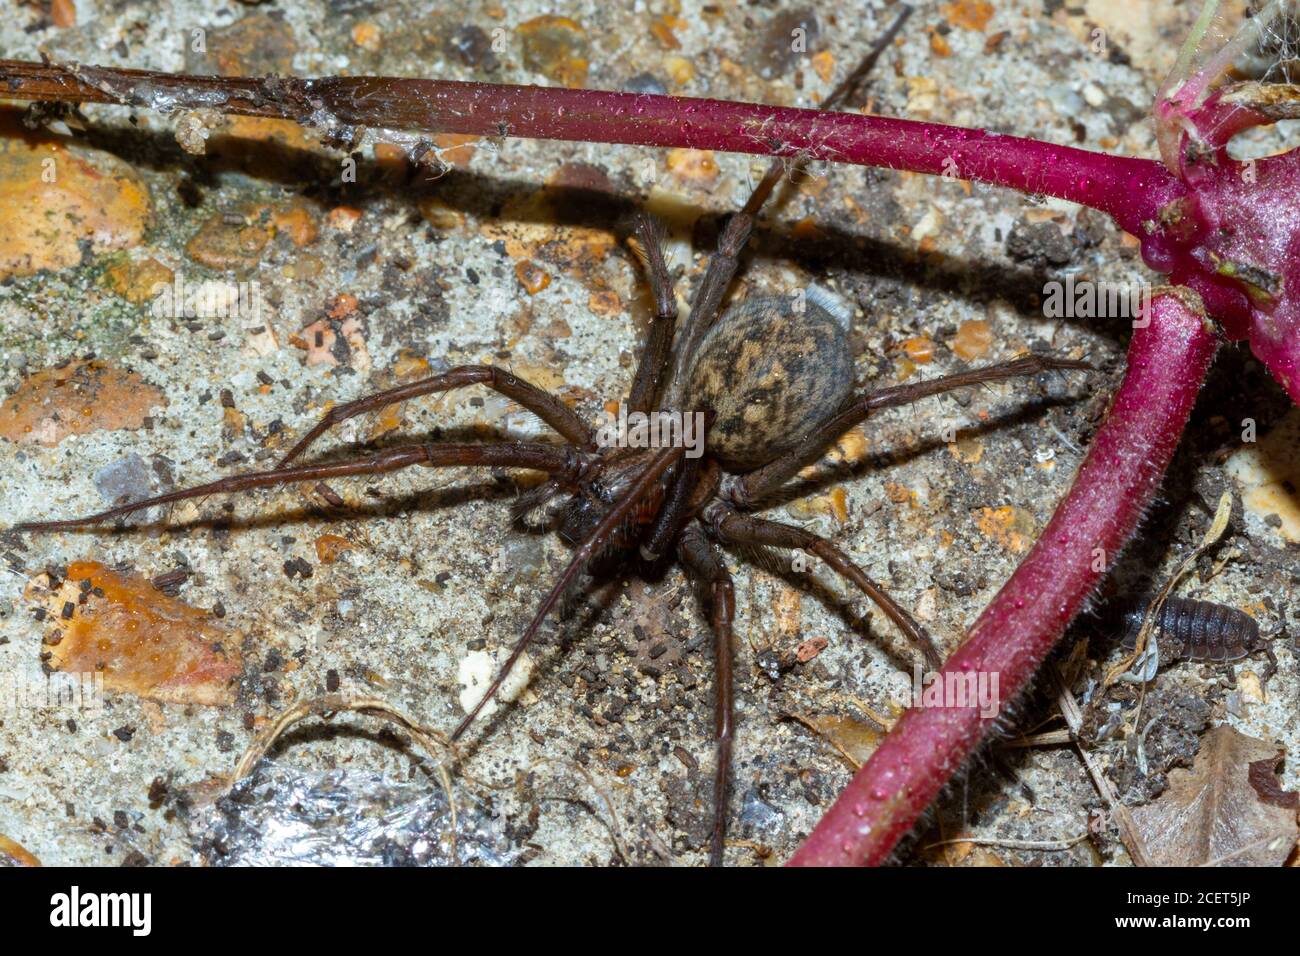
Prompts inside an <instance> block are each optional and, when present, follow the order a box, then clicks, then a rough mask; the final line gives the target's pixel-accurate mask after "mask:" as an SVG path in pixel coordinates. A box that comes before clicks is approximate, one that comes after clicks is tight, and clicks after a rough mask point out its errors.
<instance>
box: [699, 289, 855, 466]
mask: <svg viewBox="0 0 1300 956" xmlns="http://www.w3.org/2000/svg"><path fill="white" fill-rule="evenodd" d="M829 304H830V303H826V304H823V302H822V296H821V295H819V296H813V295H811V294H810V295H808V296H807V297H806V298H804V297H799V298H794V297H790V298H787V297H783V296H764V297H760V298H753V299H749V300H747V301H745V302H743V303H741V304H739V305H737V306H733V307H732V308H731V309H729V310H727V312H726V313H725V314H724V315H723V316H722V317H721V318H720V319H718V321H717V323H716V324H714V326H713V327H712V328H711V329H709V331H708V333H707V334H706V335H705V337H704V339H703V341H702V342H701V343H700V347H699V351H698V353H697V354H696V358H695V361H694V363H693V365H692V367H691V375H690V384H689V385H688V387H687V389H686V404H687V407H688V408H690V409H694V410H702V409H711V410H712V411H713V413H714V416H715V417H714V421H713V426H712V427H711V428H710V429H709V433H708V439H707V441H706V445H705V449H706V451H707V452H708V453H709V454H711V455H713V456H714V457H715V458H716V459H717V460H718V461H719V463H720V464H722V466H723V467H724V468H726V469H727V470H728V471H736V472H742V471H749V470H751V469H754V468H758V467H759V466H761V465H764V464H766V463H767V462H769V461H772V460H773V459H775V458H777V457H779V456H780V455H782V454H784V453H785V452H787V451H789V450H791V449H792V448H793V447H794V446H795V445H796V444H797V442H798V440H799V439H800V438H801V437H803V435H804V434H805V433H807V432H808V431H809V430H810V429H812V428H813V427H814V426H816V425H817V424H818V423H820V422H821V421H822V420H824V419H825V418H826V417H827V416H828V415H830V414H831V413H832V412H834V411H835V410H837V409H838V408H839V407H840V405H841V404H842V403H843V402H844V401H845V399H847V398H848V397H849V395H850V393H851V392H852V391H853V384H854V383H853V359H852V356H851V355H850V354H849V343H848V335H847V333H846V330H845V325H846V323H845V322H844V321H843V320H842V318H841V317H839V316H836V315H834V314H833V313H832V312H831V311H830V308H828V306H829Z"/></svg>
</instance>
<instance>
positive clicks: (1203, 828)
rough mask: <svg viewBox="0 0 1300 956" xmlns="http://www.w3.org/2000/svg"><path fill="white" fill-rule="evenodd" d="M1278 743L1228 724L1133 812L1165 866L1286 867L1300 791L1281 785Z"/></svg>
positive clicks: (1155, 858) (1154, 855)
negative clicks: (1149, 801) (1159, 793)
mask: <svg viewBox="0 0 1300 956" xmlns="http://www.w3.org/2000/svg"><path fill="white" fill-rule="evenodd" d="M1280 759H1281V754H1280V752H1279V750H1278V748H1277V746H1276V745H1275V744H1271V743H1267V742H1265V741H1263V740H1257V739H1255V738H1254V737H1247V736H1245V735H1244V734H1241V733H1239V732H1237V731H1236V730H1234V729H1233V728H1231V727H1228V726H1220V727H1215V728H1214V729H1213V730H1211V731H1209V732H1208V733H1207V734H1206V735H1205V736H1204V738H1202V740H1201V750H1200V753H1198V754H1197V755H1196V762H1195V763H1194V764H1193V766H1192V769H1191V770H1175V771H1173V772H1172V773H1171V774H1170V775H1169V789H1168V790H1167V791H1165V793H1164V794H1163V795H1162V796H1161V797H1160V798H1159V799H1158V800H1156V801H1155V802H1154V803H1152V804H1149V805H1148V806H1145V807H1139V808H1137V809H1135V810H1133V811H1132V815H1133V820H1134V823H1135V824H1136V826H1137V829H1138V832H1139V833H1140V834H1141V836H1142V840H1143V842H1144V843H1145V845H1146V849H1147V851H1148V853H1149V855H1150V858H1151V862H1152V863H1154V864H1155V865H1157V866H1281V865H1282V864H1283V863H1284V862H1285V861H1286V858H1287V856H1288V855H1289V854H1290V852H1291V848H1292V847H1293V846H1294V845H1295V842H1296V836H1297V832H1300V831H1298V828H1297V824H1296V809H1295V808H1296V799H1297V795H1296V794H1295V793H1289V792H1285V791H1283V790H1281V789H1280V787H1279V786H1278V784H1277V780H1276V776H1275V773H1274V768H1275V767H1276V766H1277V763H1278V762H1279V761H1280Z"/></svg>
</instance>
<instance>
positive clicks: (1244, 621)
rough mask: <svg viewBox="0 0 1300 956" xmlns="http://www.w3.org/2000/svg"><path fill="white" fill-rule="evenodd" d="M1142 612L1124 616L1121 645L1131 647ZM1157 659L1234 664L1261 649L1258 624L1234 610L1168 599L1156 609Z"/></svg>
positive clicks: (1178, 599)
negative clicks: (1158, 610)
mask: <svg viewBox="0 0 1300 956" xmlns="http://www.w3.org/2000/svg"><path fill="white" fill-rule="evenodd" d="M1145 613H1146V612H1145V611H1144V610H1143V611H1133V612H1131V613H1130V614H1128V615H1127V621H1126V623H1127V625H1128V627H1127V633H1126V634H1125V638H1124V643H1125V644H1126V645H1127V646H1129V647H1133V645H1134V643H1135V642H1136V640H1137V632H1138V630H1139V629H1140V628H1141V626H1142V618H1143V616H1144V614H1145ZM1156 626H1157V628H1159V633H1158V640H1159V644H1160V656H1161V657H1162V658H1164V659H1165V660H1179V659H1182V660H1189V661H1235V660H1239V659H1241V658H1243V657H1245V656H1246V655H1247V654H1250V653H1251V652H1252V651H1255V650H1258V649H1259V648H1260V646H1261V643H1262V641H1261V638H1260V636H1259V623H1258V622H1257V621H1256V620H1255V619H1254V618H1253V617H1251V616H1250V615H1249V614H1247V613H1246V612H1245V611H1240V610H1238V609H1237V608H1235V607H1228V606H1227V605H1226V604H1214V603H1212V602H1210V601H1194V600H1191V599H1190V598H1170V599H1169V600H1167V601H1166V602H1165V605H1164V607H1162V608H1161V609H1160V616H1159V618H1158V619H1157V621H1156Z"/></svg>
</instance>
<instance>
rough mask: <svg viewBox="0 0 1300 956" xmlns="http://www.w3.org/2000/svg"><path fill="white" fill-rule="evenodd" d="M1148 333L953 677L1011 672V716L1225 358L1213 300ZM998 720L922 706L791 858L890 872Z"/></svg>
mask: <svg viewBox="0 0 1300 956" xmlns="http://www.w3.org/2000/svg"><path fill="white" fill-rule="evenodd" d="M1150 315H1151V321H1150V323H1149V325H1148V326H1147V327H1146V328H1136V329H1135V330H1134V333H1133V340H1132V342H1131V344H1130V345H1129V351H1128V370H1127V372H1126V373H1125V375H1124V381H1123V383H1122V384H1121V386H1120V388H1119V391H1118V392H1117V393H1116V395H1115V400H1114V403H1113V404H1112V406H1111V409H1110V412H1109V414H1108V415H1107V417H1106V421H1105V423H1104V424H1103V425H1102V427H1101V429H1100V431H1098V433H1097V437H1096V438H1095V439H1094V440H1093V443H1092V447H1091V448H1090V449H1089V451H1088V455H1087V457H1086V458H1085V459H1084V461H1083V464H1082V465H1081V466H1080V468H1079V472H1078V474H1077V475H1076V476H1075V479H1074V483H1073V485H1071V487H1070V491H1069V493H1068V494H1067V495H1066V497H1065V499H1064V500H1063V501H1062V502H1061V504H1060V505H1059V506H1058V507H1057V509H1056V513H1055V514H1054V515H1053V516H1052V520H1051V521H1050V522H1049V523H1048V525H1047V528H1046V529H1045V530H1044V531H1043V533H1042V535H1041V536H1040V537H1039V539H1038V542H1037V543H1036V544H1035V545H1034V548H1033V550H1032V551H1030V552H1029V554H1028V555H1027V556H1026V557H1025V560H1024V561H1023V562H1021V564H1020V567H1019V568H1017V569H1016V572H1015V574H1013V575H1012V576H1011V579H1010V580H1009V581H1007V583H1006V584H1005V585H1004V586H1003V588H1002V590H1001V591H999V592H998V595H997V597H995V598H994V599H993V602H992V603H991V604H990V605H989V606H988V607H987V608H986V609H985V611H984V613H983V614H981V615H980V617H979V620H977V621H976V622H975V626H974V627H973V628H971V631H970V633H969V635H968V636H967V638H966V640H965V642H964V643H963V644H962V646H961V647H960V648H959V649H958V651H957V652H956V654H954V655H953V656H952V658H951V659H949V661H948V662H947V664H945V665H944V668H943V673H944V674H949V673H951V674H962V675H969V674H976V675H979V674H985V675H992V674H996V675H998V682H999V684H998V692H999V697H1000V703H1001V704H1002V706H1001V707H1000V708H999V710H1000V711H1001V712H1005V704H1006V702H1009V701H1012V700H1015V699H1016V698H1017V697H1018V696H1019V695H1020V694H1021V693H1022V691H1023V690H1024V689H1025V687H1026V686H1027V684H1028V683H1029V681H1030V679H1031V678H1032V677H1033V675H1034V672H1035V671H1036V670H1037V669H1038V667H1039V665H1040V664H1041V663H1042V661H1043V659H1044V657H1046V656H1047V653H1048V651H1050V650H1051V649H1052V646H1053V645H1054V644H1055V643H1056V642H1057V640H1058V639H1059V638H1060V637H1061V635H1062V634H1063V633H1064V631H1065V628H1066V626H1067V625H1068V624H1069V623H1070V621H1071V620H1072V619H1073V618H1074V616H1075V615H1076V614H1077V613H1078V612H1079V610H1080V608H1082V607H1083V604H1084V602H1085V601H1086V600H1087V599H1088V596H1089V595H1090V594H1091V593H1092V591H1093V588H1094V587H1096V585H1097V583H1098V582H1099V581H1100V579H1101V578H1102V577H1103V576H1104V575H1105V573H1106V569H1107V568H1109V567H1110V566H1111V565H1112V564H1113V562H1114V560H1115V557H1116V555H1117V554H1118V553H1119V551H1120V549H1121V548H1122V547H1123V546H1124V544H1125V542H1126V541H1127V540H1128V538H1129V536H1130V535H1131V534H1132V533H1133V531H1134V529H1135V528H1136V527H1137V524H1138V522H1139V521H1140V520H1141V518H1142V514H1143V512H1144V511H1145V510H1146V508H1147V506H1148V505H1149V504H1150V502H1151V500H1152V497H1153V496H1154V495H1155V493H1156V489H1157V488H1158V487H1159V484H1160V480H1161V478H1162V476H1163V475H1164V472H1165V469H1166V468H1167V467H1168V465H1169V461H1170V459H1171V458H1172V457H1173V454H1174V449H1175V448H1176V447H1177V445H1178V441H1179V438H1180V437H1181V435H1182V431H1183V427H1184V426H1185V425H1186V423H1187V418H1188V415H1189V414H1190V413H1191V410H1192V406H1193V404H1194V403H1195V401H1196V395H1197V392H1198V391H1199V390H1200V387H1201V383H1202V382H1203V381H1204V378H1205V375H1206V373H1207V371H1208V370H1209V367H1210V362H1211V361H1212V360H1213V357H1214V351H1215V347H1216V336H1215V333H1214V331H1213V329H1212V328H1211V326H1210V324H1209V322H1208V321H1207V320H1206V318H1205V313H1204V311H1203V310H1202V307H1201V302H1200V299H1199V297H1198V296H1197V295H1196V294H1195V293H1194V292H1191V291H1190V290H1188V289H1184V288H1172V289H1168V288H1167V289H1164V290H1162V291H1161V293H1160V294H1158V295H1157V296H1155V297H1154V298H1153V300H1152V305H1151V312H1150ZM994 719H995V718H991V717H988V716H984V715H982V714H981V712H980V710H979V708H978V707H953V706H943V707H938V706H935V707H917V706H913V707H912V709H910V710H908V711H907V713H905V714H904V715H903V717H902V719H900V720H899V722H898V724H897V725H896V726H895V727H894V728H893V730H892V731H891V732H890V734H889V736H888V737H886V738H885V740H884V741H883V742H882V743H881V745H880V747H879V748H878V749H877V750H876V751H875V753H873V754H872V755H871V758H870V759H869V760H868V761H867V763H866V764H864V765H863V766H862V768H861V769H860V770H859V771H858V773H857V775H856V776H855V777H854V778H853V780H852V782H851V783H850V784H849V786H848V787H847V789H845V791H844V792H843V793H842V794H841V795H840V797H839V799H838V800H837V801H836V802H835V804H834V806H832V807H831V809H830V810H829V811H828V812H827V813H826V815H825V816H824V817H822V819H821V822H820V823H818V825H817V827H816V829H814V830H813V832H812V834H811V835H810V836H809V837H808V839H807V840H806V841H805V842H804V844H803V846H802V847H800V848H799V851H798V852H797V853H796V854H795V855H794V857H793V858H792V859H791V860H790V863H791V865H796V866H848V865H878V864H880V863H883V862H885V860H886V859H887V858H888V857H889V854H890V853H891V852H892V851H893V848H894V846H895V844H896V843H897V842H898V841H899V840H900V839H901V838H902V837H903V836H904V835H906V834H907V832H908V831H909V830H910V829H911V828H912V826H913V825H914V824H915V822H916V820H917V818H918V817H919V816H920V814H921V813H922V812H923V811H924V810H925V808H926V807H927V806H928V805H929V804H930V801H931V800H933V799H934V798H935V797H936V796H937V795H938V793H939V791H940V790H941V789H942V787H943V786H944V784H945V783H946V782H947V780H948V778H949V777H950V776H951V775H952V774H953V773H954V772H955V771H956V770H957V769H958V768H959V767H960V766H961V765H962V764H963V763H964V762H965V761H966V760H967V759H968V758H969V757H970V755H971V753H972V752H973V751H974V750H975V748H976V747H977V746H978V745H979V743H980V741H981V740H982V739H983V738H984V736H985V734H986V733H987V732H988V731H989V729H990V725H991V724H992V722H993V720H994Z"/></svg>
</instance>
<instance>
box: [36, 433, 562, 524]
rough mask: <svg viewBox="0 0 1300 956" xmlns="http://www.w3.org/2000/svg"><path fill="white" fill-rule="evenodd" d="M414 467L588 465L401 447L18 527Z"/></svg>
mask: <svg viewBox="0 0 1300 956" xmlns="http://www.w3.org/2000/svg"><path fill="white" fill-rule="evenodd" d="M411 465H430V466H433V467H456V466H464V465H490V466H495V467H503V468H532V469H536V470H537V471H545V472H549V473H551V474H563V475H566V476H570V477H571V478H575V479H576V478H577V477H578V476H579V475H580V474H581V473H582V472H583V471H584V470H585V469H586V467H587V461H586V460H585V456H583V455H582V454H581V453H579V452H576V451H575V450H574V449H572V448H570V447H568V446H563V445H542V444H536V443H526V442H517V443H510V444H505V443H503V444H499V445H451V444H449V445H398V446H395V447H393V448H387V449H384V450H383V451H377V452H375V453H374V454H371V455H365V456H363V457H361V458H349V459H345V460H343V461H330V462H321V463H319V464H311V465H292V466H290V467H288V468H274V469H272V470H270V471H254V472H249V473H247V474H242V475H228V476H226V477H225V478H218V479H217V480H216V481H209V482H207V483H206V484H202V485H195V486H194V487H192V488H183V489H181V490H179V491H171V492H168V493H166V494H162V495H155V496H154V497H152V498H145V499H144V500H143V501H133V502H131V503H130V504H126V505H120V506H118V507H116V508H109V509H108V510H107V511H100V512H98V513H97V514H92V515H87V516H85V517H84V518H69V519H67V520H64V521H28V522H24V523H23V524H19V525H15V526H14V528H15V530H19V531H66V530H69V529H72V528H82V527H86V526H88V525H94V524H98V523H99V522H101V521H108V520H110V519H112V518H120V517H122V516H124V515H129V514H131V513H132V512H134V511H140V510H141V509H143V508H152V507H154V506H155V505H165V504H170V503H172V502H173V501H184V500H185V499H186V498H202V497H205V496H207V495H213V494H223V493H230V492H238V491H250V490H252V489H254V488H269V487H271V486H273V485H283V484H289V483H290V482H295V481H314V480H318V479H327V478H344V477H349V476H352V475H379V474H384V473H386V472H390V471H398V470H399V469H402V468H409V467H410V466H411Z"/></svg>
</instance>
